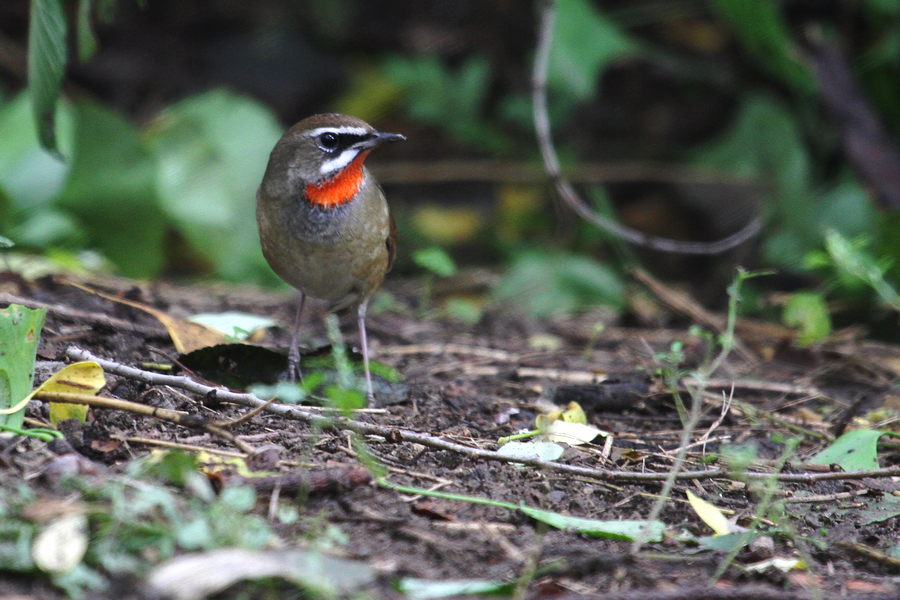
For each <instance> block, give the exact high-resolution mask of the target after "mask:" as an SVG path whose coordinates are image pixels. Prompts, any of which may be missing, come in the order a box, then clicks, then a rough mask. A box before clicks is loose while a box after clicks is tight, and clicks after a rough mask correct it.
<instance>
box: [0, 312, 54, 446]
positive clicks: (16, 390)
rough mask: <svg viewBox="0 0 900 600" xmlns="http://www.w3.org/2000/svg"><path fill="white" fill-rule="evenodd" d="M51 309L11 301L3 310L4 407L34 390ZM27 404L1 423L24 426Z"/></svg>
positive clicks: (0, 376) (0, 398) (0, 372)
mask: <svg viewBox="0 0 900 600" xmlns="http://www.w3.org/2000/svg"><path fill="white" fill-rule="evenodd" d="M46 314H47V309H45V308H41V309H38V310H32V309H30V308H25V307H24V306H19V305H17V304H11V305H9V306H8V307H6V308H5V309H3V310H0V359H2V360H0V408H11V407H13V406H15V405H16V404H18V403H19V402H21V401H22V400H24V399H25V397H26V396H28V394H30V393H31V388H32V386H33V383H34V361H35V357H36V355H37V346H38V341H39V340H40V336H41V328H42V327H43V326H44V317H45V315H46ZM24 418H25V406H24V405H23V406H22V408H21V409H20V410H18V411H16V412H14V413H13V414H8V415H3V414H0V425H5V426H6V427H11V428H14V429H20V428H21V427H22V422H23V420H24Z"/></svg>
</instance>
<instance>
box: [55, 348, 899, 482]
mask: <svg viewBox="0 0 900 600" xmlns="http://www.w3.org/2000/svg"><path fill="white" fill-rule="evenodd" d="M66 355H67V356H68V357H69V358H71V359H73V360H90V361H94V362H96V363H97V364H99V365H100V366H101V367H103V370H104V371H106V372H108V373H113V374H115V375H120V376H123V377H128V378H130V379H137V380H139V381H144V382H146V383H149V384H151V385H170V386H172V387H177V388H180V389H184V390H187V391H190V392H193V393H195V394H198V395H200V396H205V397H214V398H216V399H218V400H220V401H225V402H232V403H234V404H239V405H242V406H249V407H258V406H261V405H263V404H266V401H265V400H262V399H260V398H258V397H257V396H255V395H253V394H242V393H238V392H232V391H230V390H226V389H224V388H218V387H213V386H209V385H204V384H202V383H197V382H196V381H192V380H190V379H188V378H186V377H177V376H174V375H160V374H158V373H152V372H150V371H142V370H141V369H136V368H134V367H129V366H126V365H122V364H119V363H117V362H114V361H110V360H105V359H102V358H98V357H96V356H94V355H93V354H91V353H90V352H87V351H86V350H81V349H80V348H75V347H71V348H69V349H68V350H67V351H66ZM266 412H269V413H272V414H275V415H278V416H280V417H282V418H285V419H292V420H296V421H300V422H303V423H307V424H309V425H313V426H316V427H321V428H323V429H324V428H331V429H340V430H347V431H353V432H355V433H358V434H361V435H376V436H379V437H383V438H385V439H386V440H389V441H391V442H398V443H399V442H404V441H405V442H412V443H416V444H421V445H423V446H426V447H428V448H433V449H436V450H446V451H448V452H456V453H459V454H461V455H463V456H467V457H469V458H473V459H482V460H493V461H497V462H502V463H515V464H523V465H528V466H530V467H535V468H539V469H546V470H548V471H551V472H557V473H565V474H568V475H572V476H576V477H585V478H588V479H593V480H599V481H631V482H651V481H664V480H665V479H666V478H667V477H669V473H667V472H666V473H647V472H632V471H614V470H607V469H592V468H589V467H580V466H577V465H567V464H563V463H558V462H554V461H547V460H538V459H533V458H514V457H510V456H504V455H502V454H500V453H499V452H495V451H492V450H484V449H482V448H473V447H471V446H466V445H463V444H458V443H455V442H450V441H447V440H445V439H442V438H439V437H436V436H433V435H429V434H427V433H418V432H415V431H410V430H408V429H402V428H398V427H386V426H383V425H375V424H372V423H364V422H362V421H355V420H353V419H348V418H346V417H323V416H321V415H318V414H314V413H312V412H310V411H307V410H303V409H300V408H297V407H295V406H286V405H284V404H272V405H270V406H268V407H266ZM732 475H734V476H739V477H740V478H742V479H745V480H746V479H751V480H760V479H766V478H769V477H771V475H772V474H771V473H764V472H763V473H761V472H755V471H750V472H746V471H741V472H734V473H731V472H729V471H728V470H727V469H725V468H723V467H717V468H714V469H703V470H699V471H683V472H680V473H678V474H677V476H676V477H677V479H681V480H701V479H715V478H729V477H731V476H732ZM895 476H900V466H895V467H890V468H885V469H871V470H868V471H852V472H848V473H845V472H842V471H835V472H828V473H781V474H779V475H777V479H778V481H781V482H786V483H815V482H818V481H833V480H843V479H865V478H867V477H872V478H877V477H895Z"/></svg>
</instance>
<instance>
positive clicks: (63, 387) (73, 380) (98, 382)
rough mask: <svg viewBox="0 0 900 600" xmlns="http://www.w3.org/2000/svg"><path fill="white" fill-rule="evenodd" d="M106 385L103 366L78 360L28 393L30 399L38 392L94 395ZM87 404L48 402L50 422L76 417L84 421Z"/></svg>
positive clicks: (54, 423)
mask: <svg viewBox="0 0 900 600" xmlns="http://www.w3.org/2000/svg"><path fill="white" fill-rule="evenodd" d="M104 385H106V377H105V376H104V375H103V368H102V367H101V366H100V365H98V364H97V363H95V362H91V361H85V362H78V363H75V364H72V365H69V366H67V367H65V368H64V369H62V370H60V371H58V372H56V373H54V374H53V375H52V376H51V377H50V379H48V380H47V381H45V382H44V383H42V384H41V385H40V387H38V389H36V390H34V391H33V392H31V394H29V395H28V399H29V400H30V399H31V398H32V397H33V396H34V395H35V394H37V393H38V392H64V393H68V394H84V395H86V396H94V395H95V394H96V393H97V392H99V391H100V389H101V388H102V387H103V386H104ZM87 410H88V407H87V404H69V403H62V402H51V403H50V422H51V423H53V426H54V427H56V424H57V423H59V422H60V421H64V420H66V419H78V420H79V421H81V422H82V423H84V420H85V418H86V417H87Z"/></svg>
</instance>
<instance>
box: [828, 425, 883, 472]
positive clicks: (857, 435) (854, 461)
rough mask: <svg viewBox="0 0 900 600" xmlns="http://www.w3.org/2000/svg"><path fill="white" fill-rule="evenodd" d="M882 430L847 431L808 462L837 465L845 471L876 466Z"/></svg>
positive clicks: (861, 469) (875, 467) (863, 469)
mask: <svg viewBox="0 0 900 600" xmlns="http://www.w3.org/2000/svg"><path fill="white" fill-rule="evenodd" d="M882 434H883V432H881V431H874V430H871V429H857V430H854V431H849V432H847V433H845V434H844V435H842V436H841V437H839V438H838V439H836V440H834V442H832V444H831V445H830V446H828V447H827V448H825V449H824V450H822V451H821V452H819V453H818V454H816V455H815V456H814V457H812V458H811V459H810V462H812V463H814V464H818V465H838V466H840V467H841V468H842V469H844V470H845V471H867V470H870V469H877V468H878V438H880V437H881V436H882Z"/></svg>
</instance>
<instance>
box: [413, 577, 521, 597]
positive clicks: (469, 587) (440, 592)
mask: <svg viewBox="0 0 900 600" xmlns="http://www.w3.org/2000/svg"><path fill="white" fill-rule="evenodd" d="M514 587H515V585H514V584H512V583H509V582H503V581H492V580H490V579H449V580H448V579H440V580H436V581H432V580H428V579H416V578H413V577H406V578H404V579H401V580H400V581H399V582H398V583H397V589H398V590H399V591H400V593H402V594H403V595H404V596H405V597H407V598H410V599H411V600H429V599H431V598H451V597H452V598H457V597H461V596H475V595H485V594H490V595H495V596H496V595H504V596H506V595H509V594H511V593H512V591H513V588H514Z"/></svg>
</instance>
